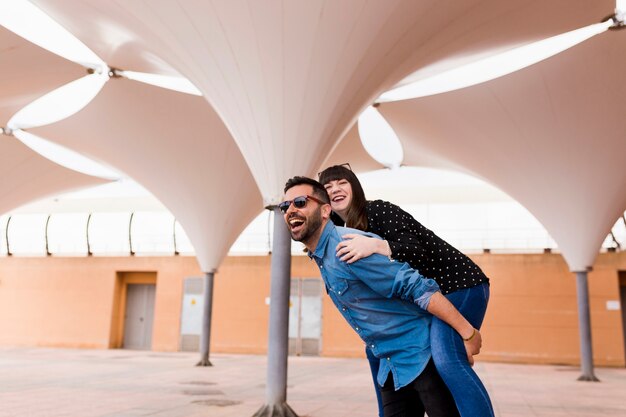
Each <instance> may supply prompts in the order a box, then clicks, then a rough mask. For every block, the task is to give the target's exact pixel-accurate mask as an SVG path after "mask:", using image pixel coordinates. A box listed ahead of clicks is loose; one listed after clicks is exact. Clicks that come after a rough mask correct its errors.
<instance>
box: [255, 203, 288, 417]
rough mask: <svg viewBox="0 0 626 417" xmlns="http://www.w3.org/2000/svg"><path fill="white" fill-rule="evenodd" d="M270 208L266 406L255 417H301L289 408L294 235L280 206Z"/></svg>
mask: <svg viewBox="0 0 626 417" xmlns="http://www.w3.org/2000/svg"><path fill="white" fill-rule="evenodd" d="M271 209H272V210H273V211H274V244H273V250H272V261H271V271H272V272H271V277H272V278H271V283H270V323H269V342H268V347H267V388H266V391H265V400H266V404H265V405H264V406H263V407H261V408H260V409H259V410H258V411H257V412H256V413H255V414H254V416H253V417H298V415H297V414H296V413H295V412H294V411H293V410H292V409H291V407H289V405H287V355H288V353H289V292H290V289H291V288H290V287H291V286H290V280H291V236H290V235H289V231H288V230H287V227H286V225H285V221H284V220H283V215H282V213H281V212H280V210H279V209H278V207H271Z"/></svg>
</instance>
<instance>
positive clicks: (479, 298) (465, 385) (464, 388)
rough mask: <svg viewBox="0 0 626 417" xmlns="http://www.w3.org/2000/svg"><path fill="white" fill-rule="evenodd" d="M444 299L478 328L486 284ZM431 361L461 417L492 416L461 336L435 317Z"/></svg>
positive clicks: (489, 402)
mask: <svg viewBox="0 0 626 417" xmlns="http://www.w3.org/2000/svg"><path fill="white" fill-rule="evenodd" d="M446 298H447V299H448V300H449V301H450V302H451V303H452V304H453V305H454V306H455V307H456V309H457V310H459V312H460V313H461V314H462V315H463V317H465V318H466V319H467V320H468V321H469V322H470V323H471V324H472V326H474V327H475V328H477V329H480V326H481V325H482V324H483V319H484V318H485V312H486V310H487V303H488V301H489V284H487V283H484V284H480V285H477V286H475V287H471V288H466V289H464V290H459V291H455V292H453V293H450V294H448V295H446ZM430 346H431V351H432V355H433V361H434V362H435V366H436V367H437V371H439V375H441V378H442V379H443V380H444V382H445V383H446V385H447V386H448V389H449V390H450V392H451V393H452V396H453V397H454V401H455V403H456V406H457V408H458V409H459V413H460V414H461V417H493V416H494V412H493V406H492V405H491V400H490V399H489V394H488V393H487V390H486V389H485V386H484V385H483V383H482V382H481V381H480V378H478V375H476V373H475V372H474V370H473V369H472V367H471V366H470V364H469V362H468V361H467V353H466V352H465V345H464V344H463V339H462V338H461V336H460V335H459V334H458V333H457V332H456V331H455V330H454V329H453V328H451V327H450V326H448V325H447V324H446V323H444V322H443V321H441V320H439V319H438V318H436V317H434V318H433V322H432V325H431V327H430Z"/></svg>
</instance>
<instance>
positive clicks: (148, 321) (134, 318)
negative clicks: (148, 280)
mask: <svg viewBox="0 0 626 417" xmlns="http://www.w3.org/2000/svg"><path fill="white" fill-rule="evenodd" d="M155 290H156V286H155V285H154V284H128V285H127V287H126V312H125V314H124V341H123V343H122V347H123V348H124V349H140V350H149V349H150V348H151V347H152V323H153V321H154V295H155V292H156V291H155Z"/></svg>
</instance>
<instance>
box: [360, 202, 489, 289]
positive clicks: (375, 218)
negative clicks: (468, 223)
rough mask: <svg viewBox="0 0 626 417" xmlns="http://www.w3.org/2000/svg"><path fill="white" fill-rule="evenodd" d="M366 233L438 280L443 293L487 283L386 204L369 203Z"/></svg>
mask: <svg viewBox="0 0 626 417" xmlns="http://www.w3.org/2000/svg"><path fill="white" fill-rule="evenodd" d="M366 212H367V222H368V227H367V231H368V232H372V233H376V234H377V235H378V236H380V237H382V238H383V239H385V240H387V241H388V242H389V246H390V247H391V254H392V255H391V256H392V258H393V259H396V260H398V261H402V262H407V263H408V264H409V265H411V267H413V268H414V269H417V270H418V271H419V272H420V273H421V274H422V275H424V276H426V277H428V278H432V279H434V280H435V281H437V284H439V287H440V288H441V292H442V294H448V293H451V292H454V291H457V290H460V289H464V288H469V287H473V286H475V285H478V284H482V283H483V282H489V279H488V278H487V276H486V275H485V274H484V273H483V271H482V270H481V269H480V268H479V267H478V265H476V264H475V263H474V262H473V261H472V260H471V259H470V258H468V257H467V256H466V255H464V254H462V253H461V252H460V251H459V250H457V249H456V248H454V247H453V246H452V245H450V244H449V243H448V242H446V241H445V240H443V239H441V238H440V237H439V236H437V235H436V234H434V233H433V232H432V230H429V229H427V228H426V227H424V226H423V225H422V224H421V223H420V222H418V221H417V220H415V218H413V216H411V215H410V214H409V213H407V212H406V211H404V210H402V209H401V208H400V207H398V206H396V205H395V204H392V203H389V202H388V201H382V200H374V201H368V202H367V206H366Z"/></svg>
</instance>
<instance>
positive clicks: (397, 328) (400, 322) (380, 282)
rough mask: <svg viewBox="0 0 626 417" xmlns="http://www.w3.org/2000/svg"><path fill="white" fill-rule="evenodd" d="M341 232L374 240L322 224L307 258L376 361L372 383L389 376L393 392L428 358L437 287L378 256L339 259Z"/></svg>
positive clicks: (421, 368) (433, 283)
mask: <svg viewBox="0 0 626 417" xmlns="http://www.w3.org/2000/svg"><path fill="white" fill-rule="evenodd" d="M347 233H358V234H361V235H365V236H369V237H377V238H378V236H376V235H373V234H371V233H365V232H362V231H360V230H356V229H350V228H346V227H336V226H335V225H334V224H333V223H332V222H328V223H327V224H326V226H325V227H324V230H323V232H322V235H321V236H320V239H319V242H318V243H317V247H316V248H315V251H314V252H312V253H311V252H309V257H310V258H311V259H313V260H314V261H315V262H316V263H317V266H318V267H319V269H320V273H321V274H322V279H323V280H324V283H325V284H326V291H327V293H328V295H329V296H330V298H331V299H332V301H333V303H334V304H335V306H336V307H337V309H338V310H339V312H340V313H341V315H342V316H343V317H344V319H346V321H347V322H348V324H349V325H350V326H351V327H352V329H354V331H356V332H357V334H358V335H359V336H360V337H361V339H362V340H363V341H364V342H365V343H366V344H367V345H368V346H369V348H370V349H371V351H372V352H373V353H374V355H375V356H376V357H378V358H380V359H381V361H380V369H379V371H378V377H377V381H378V384H379V385H381V386H382V385H384V384H385V380H386V379H387V376H388V375H389V372H391V373H392V374H393V380H394V385H395V389H396V390H398V389H400V388H402V387H403V386H405V385H407V384H409V383H410V382H411V381H413V380H414V379H415V378H417V376H418V375H419V374H420V373H421V372H422V371H423V370H424V368H425V367H426V364H427V363H428V361H429V359H430V322H431V317H432V316H431V315H430V313H428V312H427V311H426V308H427V307H428V303H429V302H430V297H431V296H432V295H433V294H434V293H435V292H437V291H439V287H438V285H437V283H436V282H435V281H434V280H432V279H429V278H425V277H424V276H422V275H420V273H419V272H417V271H416V270H414V269H411V267H410V266H409V265H408V264H407V263H401V262H394V261H391V260H390V259H389V258H387V257H386V256H383V255H380V254H373V255H371V256H368V257H367V258H362V259H359V260H358V261H356V262H354V263H352V264H348V263H346V262H342V261H340V260H339V258H338V257H337V256H336V254H335V248H336V246H337V244H338V243H339V242H340V241H342V240H343V239H342V236H343V235H345V234H347Z"/></svg>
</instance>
